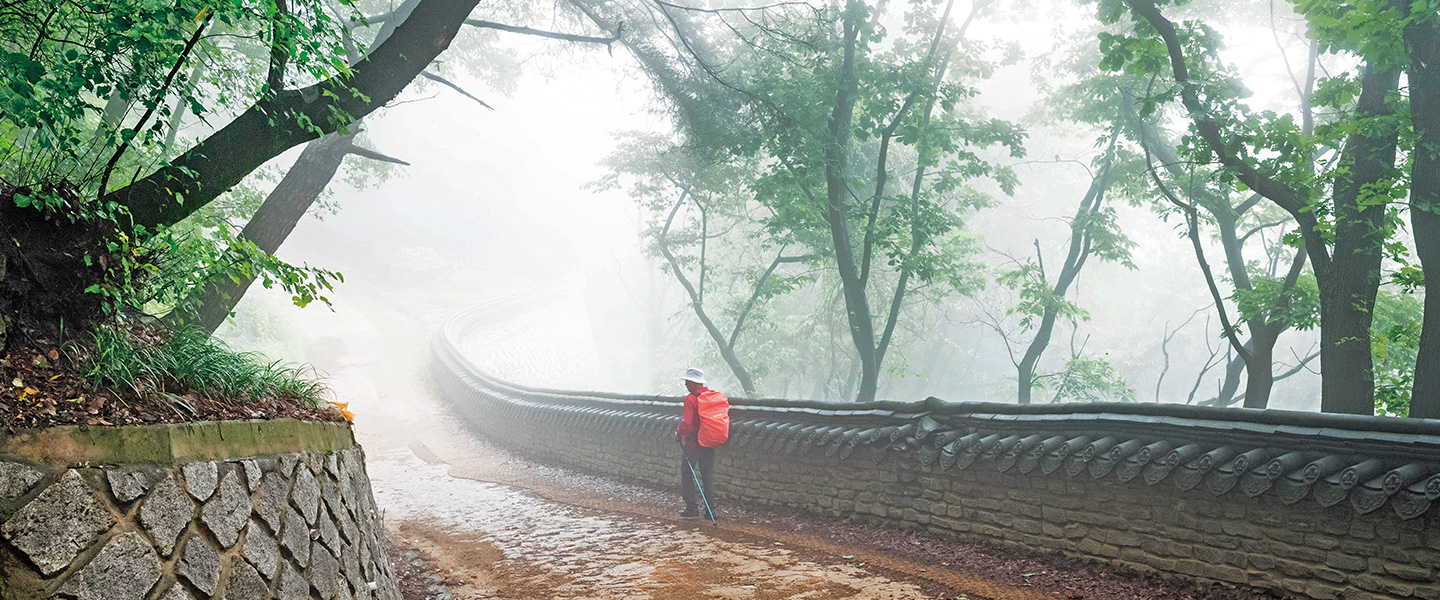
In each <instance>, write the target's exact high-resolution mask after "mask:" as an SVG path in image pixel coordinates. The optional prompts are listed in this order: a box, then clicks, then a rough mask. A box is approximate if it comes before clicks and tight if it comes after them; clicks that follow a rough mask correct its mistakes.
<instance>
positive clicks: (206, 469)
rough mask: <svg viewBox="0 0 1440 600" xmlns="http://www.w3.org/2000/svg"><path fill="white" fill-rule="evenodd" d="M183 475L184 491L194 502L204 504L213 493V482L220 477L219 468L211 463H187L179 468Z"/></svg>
mask: <svg viewBox="0 0 1440 600" xmlns="http://www.w3.org/2000/svg"><path fill="white" fill-rule="evenodd" d="M180 469H181V470H182V471H184V473H185V489H186V491H189V492H190V495H191V496H194V497H195V499H196V500H199V501H201V502H204V501H205V499H206V498H209V497H210V494H213V493H215V482H216V480H217V479H219V477H220V468H219V467H218V466H216V464H215V463H213V462H195V463H189V464H187V465H185V466H183V467H181V468H180Z"/></svg>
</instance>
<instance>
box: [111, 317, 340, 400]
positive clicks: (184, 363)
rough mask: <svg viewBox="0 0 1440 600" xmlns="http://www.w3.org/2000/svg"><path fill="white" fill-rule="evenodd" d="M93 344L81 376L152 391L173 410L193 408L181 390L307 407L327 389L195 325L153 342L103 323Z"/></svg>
mask: <svg viewBox="0 0 1440 600" xmlns="http://www.w3.org/2000/svg"><path fill="white" fill-rule="evenodd" d="M95 346H96V348H95V353H94V355H93V356H92V357H91V358H90V360H89V361H88V364H87V365H86V370H87V373H86V375H87V377H88V378H89V379H90V380H91V381H92V382H94V383H95V384H96V385H97V386H98V387H100V388H109V389H120V390H129V391H133V392H135V393H138V394H150V395H156V396H158V397H159V398H161V399H164V400H167V401H168V402H169V403H170V404H171V405H172V407H175V408H176V410H177V412H179V411H180V410H181V409H185V410H187V411H188V412H192V413H193V412H194V411H193V409H192V408H191V407H190V406H189V405H188V402H187V401H186V399H185V398H184V397H183V396H181V395H180V394H182V393H184V392H187V391H188V392H192V393H194V394H196V395H198V396H200V397H204V398H207V399H210V400H215V401H221V402H232V401H237V400H238V401H249V402H296V403H300V404H303V405H305V406H309V407H311V408H317V407H319V406H320V403H321V402H322V401H323V400H324V398H325V396H326V394H327V393H328V390H327V389H326V387H325V384H324V383H323V382H321V381H320V380H319V379H317V378H315V377H314V376H313V375H308V374H307V373H306V370H307V367H302V366H296V365H284V364H281V363H279V362H265V361H264V359H262V358H261V357H260V356H259V355H256V354H253V353H249V352H235V351H233V350H230V349H229V348H227V347H226V346H225V344H224V343H223V342H221V341H219V340H217V339H214V338H212V337H210V335H209V334H208V333H205V332H203V331H199V330H194V329H186V330H181V331H177V332H174V333H173V335H171V337H169V338H168V339H166V340H163V341H159V342H156V341H153V340H143V339H139V338H137V337H135V336H134V335H133V334H131V333H130V332H129V331H126V330H124V329H116V328H109V327H105V328H100V329H98V330H96V332H95ZM182 414H183V413H182Z"/></svg>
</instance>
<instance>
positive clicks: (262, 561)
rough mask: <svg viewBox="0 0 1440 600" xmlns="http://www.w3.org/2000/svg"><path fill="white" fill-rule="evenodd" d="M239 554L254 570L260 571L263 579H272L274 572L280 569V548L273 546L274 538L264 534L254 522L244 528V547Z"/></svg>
mask: <svg viewBox="0 0 1440 600" xmlns="http://www.w3.org/2000/svg"><path fill="white" fill-rule="evenodd" d="M241 553H242V554H244V555H245V558H246V559H248V560H249V561H250V563H251V564H253V565H255V568H257V569H260V572H261V573H264V574H265V577H274V576H275V570H276V569H278V568H279V567H280V547H279V546H278V545H276V544H275V538H272V537H270V534H268V533H265V529H264V528H263V527H261V526H260V524H259V523H256V522H254V521H251V522H250V524H249V525H248V526H246V528H245V547H244V548H242V549H241Z"/></svg>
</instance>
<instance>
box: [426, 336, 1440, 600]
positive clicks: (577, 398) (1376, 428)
mask: <svg viewBox="0 0 1440 600" xmlns="http://www.w3.org/2000/svg"><path fill="white" fill-rule="evenodd" d="M451 327H453V323H452V325H451ZM453 333H454V332H453V331H445V330H442V335H441V337H440V338H438V339H437V342H436V344H435V356H436V361H435V374H436V379H437V382H438V383H439V384H440V387H441V389H442V392H443V394H444V395H445V397H446V398H447V399H448V400H449V402H450V404H451V406H452V407H453V409H454V410H455V412H457V413H458V414H460V415H461V416H462V417H463V418H465V419H466V420H467V421H468V422H469V423H470V424H471V425H472V426H473V427H474V428H475V429H477V430H478V431H480V432H481V433H483V434H484V435H485V436H487V437H488V438H490V439H492V440H494V441H496V442H498V443H499V444H501V445H503V446H506V447H508V448H511V449H514V450H516V451H518V452H520V453H522V454H526V455H529V456H531V457H534V458H536V459H538V460H541V461H544V462H548V463H552V464H557V465H564V466H568V467H572V468H576V469H580V470H584V471H588V472H592V473H597V474H601V475H607V476H612V477H617V478H622V479H628V480H632V481H636V482H641V483H644V484H649V485H652V486H658V487H675V486H677V483H676V480H677V477H678V468H679V451H678V448H677V446H676V444H675V442H674V440H673V437H672V436H673V432H674V428H675V426H676V424H677V423H678V421H679V412H680V410H679V399H678V398H661V397H652V396H626V395H618V394H605V393H583V392H566V391H558V390H542V389H531V388H524V387H521V386H515V385H511V384H508V383H505V382H502V381H499V380H496V379H494V378H492V377H489V376H487V375H485V374H484V373H481V372H479V371H478V370H476V369H475V368H474V366H473V365H471V364H470V363H469V362H468V361H466V360H465V359H464V357H463V356H462V355H461V354H460V353H459V352H457V351H456V350H455V346H454V345H453V344H452V343H451V342H450V340H449V339H448V338H449V336H450V335H451V334H453ZM731 424H732V425H731V437H730V442H729V443H727V444H726V446H724V447H723V448H722V450H721V452H720V453H719V460H718V462H717V466H716V480H717V481H716V485H717V488H718V490H717V492H716V493H717V495H718V496H720V498H721V499H722V500H723V499H725V498H743V499H745V500H748V501H752V502H758V503H762V504H773V505H783V506H789V507H795V508H800V509H804V510H808V511H813V512H816V513H821V514H827V515H834V516H837V517H862V518H868V519H875V520H881V521H883V522H887V523H891V524H894V525H896V526H899V527H907V528H916V529H923V530H927V531H931V532H934V533H937V534H941V535H947V536H954V537H958V538H965V539H972V540H980V541H985V542H990V543H997V544H1001V545H1013V546H1020V547H1025V548H1031V549H1037V550H1057V551H1061V552H1064V553H1066V554H1069V555H1074V556H1082V557H1088V558H1093V559H1097V560H1101V561H1108V562H1112V563H1116V564H1121V565H1125V566H1128V567H1133V568H1135V569H1139V570H1142V571H1159V572H1162V573H1165V574H1170V575H1176V576H1183V577H1187V578H1192V579H1195V580H1199V581H1208V582H1216V583H1223V584H1228V585H1246V586H1253V587H1257V588H1264V589H1272V590H1276V591H1277V592H1280V593H1282V594H1287V595H1294V596H1297V597H1304V598H1314V599H1319V600H1329V599H1334V598H1345V599H1381V598H1383V599H1399V598H1425V599H1440V582H1437V579H1440V509H1436V508H1434V507H1433V506H1432V502H1433V501H1434V500H1436V499H1437V498H1440V422H1435V421H1424V420H1395V419H1380V418H1368V417H1352V416H1339V415H1317V414H1307V413H1288V412H1284V411H1248V410H1238V409H1234V410H1226V409H1202V408H1198V407H1186V406H1157V405H1086V406H1031V407H1017V406H1013V405H994V404H980V403H946V402H941V401H938V400H935V399H930V400H927V401H925V402H916V403H874V404H868V405H853V404H851V405H837V404H820V403H808V402H787V401H775V400H744V401H740V400H737V401H734V402H732V411H731ZM677 502H678V499H677Z"/></svg>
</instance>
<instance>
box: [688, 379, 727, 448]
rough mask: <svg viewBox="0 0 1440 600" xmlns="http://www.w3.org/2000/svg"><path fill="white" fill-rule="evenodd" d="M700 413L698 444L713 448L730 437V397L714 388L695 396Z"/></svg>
mask: <svg viewBox="0 0 1440 600" xmlns="http://www.w3.org/2000/svg"><path fill="white" fill-rule="evenodd" d="M696 398H698V400H697V402H696V406H697V408H698V409H699V411H698V412H699V413H700V435H699V441H700V445H701V446H704V447H706V448H714V447H716V446H719V445H720V444H723V443H725V440H728V439H730V399H729V398H726V397H725V394H722V393H720V392H717V391H715V390H706V391H705V392H703V393H701V394H699V395H698V396H696Z"/></svg>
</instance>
